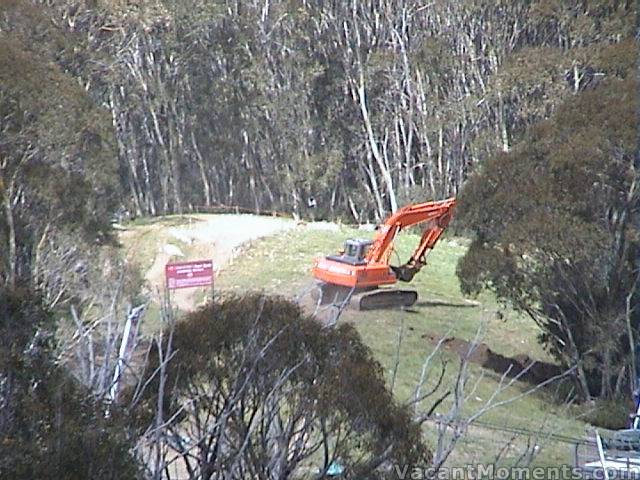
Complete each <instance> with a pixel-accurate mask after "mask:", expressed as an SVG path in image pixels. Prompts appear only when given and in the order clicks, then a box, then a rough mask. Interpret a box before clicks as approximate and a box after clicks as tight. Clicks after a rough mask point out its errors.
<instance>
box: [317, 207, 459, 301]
mask: <svg viewBox="0 0 640 480" xmlns="http://www.w3.org/2000/svg"><path fill="white" fill-rule="evenodd" d="M455 205H456V199H455V198H449V199H447V200H441V201H437V202H427V203H419V204H415V205H407V206H405V207H403V208H401V209H400V210H398V211H396V212H395V213H394V214H393V215H391V216H390V217H389V218H388V219H387V220H386V221H385V222H384V223H383V224H382V225H380V226H379V227H378V229H377V232H376V236H375V238H374V239H373V240H362V239H350V240H347V241H346V242H345V245H344V250H343V251H342V252H340V253H339V254H338V255H330V256H328V257H324V258H317V259H315V261H314V264H313V270H312V274H313V276H314V277H315V278H316V279H317V280H319V283H320V289H321V302H322V303H330V302H331V303H340V302H349V304H350V305H351V306H354V307H355V308H357V309H359V310H373V309H377V308H390V307H409V306H411V305H413V304H414V303H415V302H416V301H417V299H418V294H417V292H415V291H414V290H400V289H394V288H388V287H386V288H385V286H386V285H393V284H395V283H396V282H397V281H398V280H400V281H403V282H410V281H411V280H413V277H414V276H415V275H416V273H418V272H419V271H420V269H421V268H422V267H423V266H424V265H425V264H426V256H427V254H428V253H429V251H430V250H431V249H433V247H434V246H435V244H436V243H437V242H438V240H439V239H440V237H441V236H442V234H443V232H444V230H445V229H446V228H447V226H448V225H449V222H450V221H451V217H452V216H453V210H454V208H455ZM421 223H425V224H426V225H425V229H424V231H423V233H422V238H421V239H420V243H419V244H418V247H417V248H416V249H415V251H414V252H413V254H412V255H411V258H409V260H408V261H407V262H406V263H405V264H403V265H399V266H393V265H390V264H389V258H390V256H391V253H392V251H393V244H394V241H395V238H396V235H397V234H398V233H399V232H400V231H401V230H402V229H404V228H407V227H411V226H413V225H417V224H421Z"/></svg>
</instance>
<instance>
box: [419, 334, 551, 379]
mask: <svg viewBox="0 0 640 480" xmlns="http://www.w3.org/2000/svg"><path fill="white" fill-rule="evenodd" d="M422 338H424V339H426V340H427V341H428V342H429V343H430V344H432V345H434V346H435V345H437V344H438V342H440V340H441V338H442V337H441V336H439V335H434V334H430V333H426V334H424V335H423V336H422ZM441 348H443V349H445V350H447V351H450V352H453V353H457V354H458V355H459V356H460V357H461V358H463V357H467V358H468V361H469V362H472V363H476V364H478V365H480V366H482V367H484V368H487V369H489V370H493V371H494V372H496V373H499V374H500V375H502V374H504V373H505V372H508V373H507V376H508V377H511V378H513V377H516V376H518V375H520V374H522V372H523V371H524V370H526V369H527V368H528V370H527V371H526V372H525V373H524V374H522V376H521V377H520V379H521V380H523V381H525V382H528V383H531V384H539V383H541V382H544V381H545V380H548V379H550V378H552V377H555V376H557V375H560V374H561V373H562V370H561V368H560V367H559V366H558V365H554V364H553V363H548V362H543V361H538V360H536V359H534V358H531V357H529V356H528V355H526V354H518V355H515V356H513V357H506V356H504V355H501V354H499V353H496V352H494V351H493V350H491V349H490V348H489V346H488V345H487V344H486V343H479V344H477V345H475V348H474V346H473V344H472V343H471V342H469V341H467V340H462V339H460V338H456V337H446V338H445V339H444V340H443V342H442V347H441ZM532 364H533V365H532Z"/></svg>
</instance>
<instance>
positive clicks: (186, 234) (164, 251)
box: [123, 214, 296, 311]
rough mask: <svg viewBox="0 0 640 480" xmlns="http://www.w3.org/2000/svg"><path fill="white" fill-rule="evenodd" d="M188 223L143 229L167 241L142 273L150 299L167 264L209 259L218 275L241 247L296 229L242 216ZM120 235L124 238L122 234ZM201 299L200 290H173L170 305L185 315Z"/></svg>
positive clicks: (197, 219)
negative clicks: (161, 234)
mask: <svg viewBox="0 0 640 480" xmlns="http://www.w3.org/2000/svg"><path fill="white" fill-rule="evenodd" d="M188 219H189V221H188V223H186V224H183V225H179V226H172V227H160V226H157V225H153V226H151V227H148V228H147V229H148V230H150V231H152V230H153V229H160V228H162V230H163V234H167V235H168V237H169V239H168V240H166V241H163V242H159V243H158V244H157V246H156V251H155V254H154V256H153V263H152V265H151V267H150V268H149V269H148V270H147V271H146V272H143V274H144V278H145V280H146V281H147V284H148V287H149V289H150V290H151V294H152V295H153V296H154V297H157V296H158V295H159V293H160V292H162V290H163V286H164V281H165V279H164V267H165V265H166V264H167V263H168V262H170V261H187V260H196V259H210V260H213V264H214V269H215V270H216V272H218V271H220V270H222V269H224V267H225V265H226V264H227V263H228V262H229V261H230V260H231V259H232V258H233V257H234V256H235V255H236V253H237V252H238V250H239V247H240V246H241V245H243V244H244V243H246V242H249V241H251V240H255V239H257V238H261V237H265V236H268V235H273V234H275V233H277V232H281V231H283V230H287V229H290V228H294V227H295V225H296V224H295V222H294V221H292V220H288V219H283V218H277V217H267V216H259V215H246V214H242V215H233V214H222V215H207V214H195V215H189V216H188ZM123 233H124V234H125V235H126V232H123ZM173 242H175V243H173ZM201 296H202V293H201V289H198V288H185V289H180V290H175V291H174V292H173V293H172V296H171V301H172V303H173V304H174V305H175V306H176V307H177V308H178V309H180V310H183V311H189V310H193V309H195V308H196V307H197V306H198V305H197V301H198V298H199V297H201Z"/></svg>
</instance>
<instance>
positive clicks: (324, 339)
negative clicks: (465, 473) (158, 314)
mask: <svg viewBox="0 0 640 480" xmlns="http://www.w3.org/2000/svg"><path fill="white" fill-rule="evenodd" d="M158 352H164V353H163V355H160V356H159V355H158ZM170 352H171V353H170ZM169 355H171V356H170V357H167V356H169ZM163 358H170V360H169V361H168V362H167V364H166V377H164V378H163V377H161V376H159V375H155V376H154V377H152V379H153V381H152V383H149V387H148V388H147V392H149V394H148V395H147V397H146V400H145V402H142V403H141V404H140V407H139V414H140V415H141V418H145V417H147V416H148V415H151V416H153V415H157V414H158V409H157V406H158V405H159V403H158V397H157V394H156V393H157V392H158V391H162V390H158V386H159V382H161V381H162V382H163V385H164V386H165V387H164V396H163V397H162V398H163V405H164V408H163V410H162V411H161V412H160V415H161V419H160V420H157V422H156V424H160V425H168V426H169V429H168V434H167V435H166V438H167V448H168V449H169V450H170V451H171V452H173V454H171V455H168V458H172V457H176V456H177V457H178V460H179V461H180V462H183V463H184V466H185V468H186V469H187V470H188V471H189V473H190V475H191V477H193V478H206V479H208V478H223V477H224V478H279V479H284V478H298V477H299V476H300V475H302V476H309V472H310V473H311V474H312V475H313V474H314V470H315V473H318V472H320V473H321V474H322V475H324V474H326V472H327V469H328V468H329V466H330V465H331V464H332V463H333V462H337V461H339V462H340V463H341V464H342V465H344V466H345V467H346V469H347V472H348V475H347V478H352V477H353V478H383V477H384V475H385V472H386V471H388V469H389V468H390V465H391V463H390V462H397V463H399V464H411V465H425V466H426V465H428V462H429V461H430V458H431V456H430V452H429V450H428V449H427V448H426V447H425V445H424V444H423V440H422V438H421V429H420V427H419V426H418V424H415V423H413V421H412V420H411V415H410V412H409V410H407V409H405V408H401V407H399V406H397V405H396V404H395V402H394V400H393V397H392V394H391V392H390V391H389V390H388V389H387V388H386V386H385V382H384V378H383V374H382V369H381V367H380V365H379V364H378V363H377V362H376V361H375V360H374V359H373V356H372V352H371V351H370V350H369V348H368V347H366V346H365V345H364V344H363V343H362V342H361V340H360V337H359V335H358V334H357V332H356V331H355V329H354V328H353V327H352V326H350V325H347V324H344V325H341V326H340V327H338V328H336V329H323V328H322V326H321V325H320V324H319V323H318V322H317V321H315V320H314V319H312V318H307V317H305V316H304V315H303V314H302V313H301V311H300V310H299V307H298V306H296V305H295V304H292V303H290V302H288V301H286V300H284V299H280V298H273V297H263V296H261V295H247V296H244V297H242V298H227V299H224V300H223V301H220V302H216V303H213V304H210V305H209V306H207V307H205V308H202V309H200V310H199V311H197V312H194V313H192V314H190V315H188V316H187V318H186V319H185V320H184V321H181V322H179V323H177V324H176V326H175V331H172V332H167V333H166V334H165V335H164V342H163V344H162V348H161V349H157V348H156V350H155V354H152V361H151V362H150V366H149V369H148V371H149V372H150V373H153V372H156V373H157V371H158V367H159V366H160V365H161V362H160V360H162V359H163ZM148 420H149V418H147V421H148ZM174 461H175V460H174ZM304 472H307V473H304Z"/></svg>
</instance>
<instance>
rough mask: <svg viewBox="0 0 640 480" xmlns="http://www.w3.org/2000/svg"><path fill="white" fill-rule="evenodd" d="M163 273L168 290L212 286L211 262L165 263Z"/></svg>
mask: <svg viewBox="0 0 640 480" xmlns="http://www.w3.org/2000/svg"><path fill="white" fill-rule="evenodd" d="M164 273H165V278H166V282H167V288H168V289H169V290H176V289H178V288H190V287H209V286H213V261H211V260H195V261H192V262H178V263H167V264H166V265H165V267H164Z"/></svg>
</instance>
